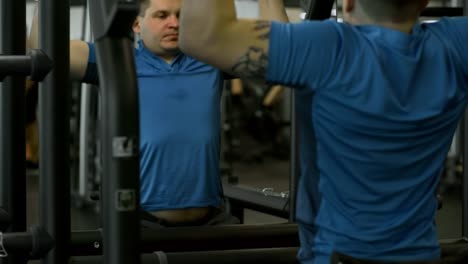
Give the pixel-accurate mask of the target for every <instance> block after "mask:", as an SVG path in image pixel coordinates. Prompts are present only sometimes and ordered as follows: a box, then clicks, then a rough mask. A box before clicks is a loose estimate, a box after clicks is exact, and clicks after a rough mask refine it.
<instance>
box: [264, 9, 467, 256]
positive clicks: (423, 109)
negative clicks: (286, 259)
mask: <svg viewBox="0 0 468 264" xmlns="http://www.w3.org/2000/svg"><path fill="white" fill-rule="evenodd" d="M466 43H468V19H467V18H457V19H442V20H441V21H439V22H438V23H432V24H418V25H416V26H415V27H414V29H413V32H412V34H405V33H402V32H399V31H394V30H391V29H386V28H382V27H377V26H351V25H349V24H345V23H344V24H340V23H337V22H335V21H325V22H305V23H301V24H289V25H284V24H279V23H274V24H273V25H272V29H271V42H270V50H269V66H268V73H267V75H268V79H269V81H271V82H274V83H282V84H286V85H290V86H294V87H298V89H297V91H298V93H299V94H300V95H301V96H298V102H297V103H298V107H297V108H298V112H299V113H298V118H299V122H300V129H301V130H300V142H301V145H300V148H301V153H300V156H301V165H300V166H301V176H300V179H299V186H298V201H297V221H298V223H299V226H300V227H299V228H300V236H301V249H300V251H299V259H300V260H301V261H302V262H303V263H314V264H325V263H327V264H328V263H329V261H330V259H329V258H330V254H331V253H332V252H333V251H338V252H341V253H344V254H348V255H351V256H353V257H356V258H361V259H372V260H381V261H411V260H432V259H437V258H439V255H440V251H439V247H438V237H437V233H436V226H435V223H434V215H435V211H436V207H437V201H436V195H435V194H436V186H437V184H438V181H439V176H440V174H441V171H442V169H443V164H444V160H445V158H446V155H447V152H448V149H449V147H450V144H451V141H452V137H453V134H454V131H455V130H456V127H457V124H458V121H459V120H460V118H461V116H462V115H463V112H464V109H465V106H466V101H467V99H466V98H467V90H468V49H467V46H466V45H467V44H466Z"/></svg>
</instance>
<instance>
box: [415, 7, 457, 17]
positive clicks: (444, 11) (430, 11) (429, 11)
mask: <svg viewBox="0 0 468 264" xmlns="http://www.w3.org/2000/svg"><path fill="white" fill-rule="evenodd" d="M421 16H423V17H444V16H447V17H451V16H463V8H462V7H428V8H426V9H424V10H423V11H422V13H421Z"/></svg>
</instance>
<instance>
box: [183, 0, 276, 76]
mask: <svg viewBox="0 0 468 264" xmlns="http://www.w3.org/2000/svg"><path fill="white" fill-rule="evenodd" d="M182 6H183V8H182V12H181V19H180V39H179V41H180V47H181V49H182V51H183V52H184V53H186V54H188V55H190V56H192V57H194V58H196V59H198V60H200V61H203V62H206V63H208V64H211V65H213V66H215V67H217V68H220V69H221V70H223V71H225V72H228V73H230V74H232V75H234V76H238V77H243V78H262V79H263V78H265V74H266V68H267V66H268V46H269V36H270V22H268V21H248V20H238V19H237V17H236V11H235V6H234V1H232V0H223V1H219V0H196V1H194V0H183V4H182Z"/></svg>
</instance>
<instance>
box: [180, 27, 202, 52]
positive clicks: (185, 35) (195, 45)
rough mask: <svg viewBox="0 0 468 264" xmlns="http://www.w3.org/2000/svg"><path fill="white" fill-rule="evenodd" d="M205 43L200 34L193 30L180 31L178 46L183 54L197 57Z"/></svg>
mask: <svg viewBox="0 0 468 264" xmlns="http://www.w3.org/2000/svg"><path fill="white" fill-rule="evenodd" d="M194 36H196V37H194ZM205 43H206V41H204V38H203V36H202V34H197V33H195V32H193V31H185V30H181V31H180V34H179V48H180V50H181V51H182V52H183V53H184V54H187V55H189V56H192V57H194V58H197V57H198V56H197V55H198V54H200V51H201V49H202V47H203V46H204V45H205Z"/></svg>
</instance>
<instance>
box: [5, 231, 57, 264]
mask: <svg viewBox="0 0 468 264" xmlns="http://www.w3.org/2000/svg"><path fill="white" fill-rule="evenodd" d="M54 243H55V242H54V239H53V238H52V237H51V236H50V235H49V234H48V233H47V232H46V231H45V230H44V229H43V228H41V227H33V228H31V230H30V231H29V232H22V233H4V234H3V246H4V248H5V250H6V252H8V253H9V254H18V255H30V256H31V258H41V257H43V256H45V254H47V252H49V251H50V250H51V249H52V248H53V247H54Z"/></svg>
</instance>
